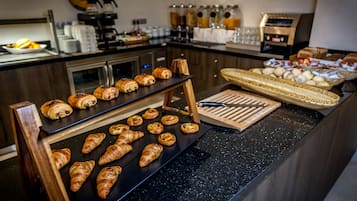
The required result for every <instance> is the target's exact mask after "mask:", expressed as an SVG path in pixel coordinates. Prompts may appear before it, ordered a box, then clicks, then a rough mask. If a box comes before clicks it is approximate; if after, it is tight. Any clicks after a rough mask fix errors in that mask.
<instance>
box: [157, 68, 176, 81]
mask: <svg viewBox="0 0 357 201" xmlns="http://www.w3.org/2000/svg"><path fill="white" fill-rule="evenodd" d="M152 75H153V76H154V77H155V78H158V79H164V80H167V79H170V78H171V77H172V71H171V70H170V69H168V68H165V67H160V68H155V69H154V70H153V71H152Z"/></svg>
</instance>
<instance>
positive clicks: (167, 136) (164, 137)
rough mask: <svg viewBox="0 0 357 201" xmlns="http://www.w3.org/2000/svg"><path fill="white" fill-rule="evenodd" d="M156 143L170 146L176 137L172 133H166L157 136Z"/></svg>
mask: <svg viewBox="0 0 357 201" xmlns="http://www.w3.org/2000/svg"><path fill="white" fill-rule="evenodd" d="M157 141H158V142H159V143H160V144H162V145H165V146H171V145H173V144H175V142H176V136H175V135H174V134H172V133H169V132H166V133H162V134H160V135H159V137H158V138H157Z"/></svg>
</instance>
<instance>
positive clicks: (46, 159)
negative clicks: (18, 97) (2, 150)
mask: <svg viewBox="0 0 357 201" xmlns="http://www.w3.org/2000/svg"><path fill="white" fill-rule="evenodd" d="M10 109H11V113H10V115H11V124H12V128H13V134H14V138H15V143H16V149H17V155H18V157H19V160H20V169H21V173H22V174H23V177H24V178H25V180H24V181H25V182H26V183H25V184H24V185H25V187H26V188H29V190H28V192H29V193H28V196H29V199H30V200H43V199H44V197H45V196H43V195H41V192H39V191H40V189H41V188H39V186H38V185H37V183H38V176H39V178H40V179H41V184H42V186H43V187H44V190H45V191H46V193H47V198H48V199H49V200H51V201H55V200H56V201H62V200H63V201H65V200H69V198H68V195H67V192H66V189H65V187H64V185H63V182H62V178H61V175H60V173H59V171H58V170H57V169H56V168H55V165H54V163H53V161H52V152H51V148H50V146H49V145H48V143H46V141H43V140H40V139H39V134H40V129H39V128H40V126H41V121H40V118H39V114H38V112H37V109H36V107H35V105H34V104H31V103H29V102H22V103H18V104H15V105H11V106H10ZM36 188H37V189H36ZM37 192H38V193H37Z"/></svg>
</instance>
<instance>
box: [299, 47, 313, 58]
mask: <svg viewBox="0 0 357 201" xmlns="http://www.w3.org/2000/svg"><path fill="white" fill-rule="evenodd" d="M312 57H314V52H313V50H311V49H305V48H304V49H302V50H299V51H298V53H297V58H299V59H306V58H312Z"/></svg>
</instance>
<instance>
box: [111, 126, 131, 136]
mask: <svg viewBox="0 0 357 201" xmlns="http://www.w3.org/2000/svg"><path fill="white" fill-rule="evenodd" d="M129 129H130V126H128V125H126V124H115V125H112V126H110V127H109V133H110V134H111V135H119V134H121V133H123V132H124V131H127V130H129Z"/></svg>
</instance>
